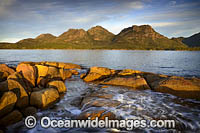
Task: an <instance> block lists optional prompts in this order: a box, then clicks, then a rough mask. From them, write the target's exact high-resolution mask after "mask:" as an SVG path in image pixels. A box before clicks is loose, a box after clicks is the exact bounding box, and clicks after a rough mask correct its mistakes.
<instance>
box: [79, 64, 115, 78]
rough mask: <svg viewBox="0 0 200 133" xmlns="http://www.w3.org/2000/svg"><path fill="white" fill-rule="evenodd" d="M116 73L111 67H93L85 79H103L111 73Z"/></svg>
mask: <svg viewBox="0 0 200 133" xmlns="http://www.w3.org/2000/svg"><path fill="white" fill-rule="evenodd" d="M112 74H114V71H112V70H111V69H109V68H105V67H91V68H90V70H89V74H87V75H86V76H85V77H84V79H83V80H84V81H86V82H91V81H95V80H101V79H104V78H106V77H109V76H110V75H112Z"/></svg>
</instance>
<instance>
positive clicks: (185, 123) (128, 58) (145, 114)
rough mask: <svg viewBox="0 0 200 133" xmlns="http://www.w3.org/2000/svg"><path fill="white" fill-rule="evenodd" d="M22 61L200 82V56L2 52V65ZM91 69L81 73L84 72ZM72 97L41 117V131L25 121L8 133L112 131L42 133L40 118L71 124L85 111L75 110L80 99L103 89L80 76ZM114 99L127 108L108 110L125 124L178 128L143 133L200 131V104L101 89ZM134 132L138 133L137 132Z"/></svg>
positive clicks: (148, 92) (192, 53)
mask: <svg viewBox="0 0 200 133" xmlns="http://www.w3.org/2000/svg"><path fill="white" fill-rule="evenodd" d="M21 61H58V62H59V61H61V62H71V63H75V64H80V65H82V66H84V67H87V68H89V67H91V66H103V67H108V68H113V69H125V68H130V69H136V70H141V71H147V72H154V73H161V74H167V75H178V76H185V77H192V76H195V77H200V52H199V51H133V50H0V63H6V64H9V65H17V64H18V63H19V62H21ZM82 72H85V70H84V69H83V70H81V73H82ZM66 86H67V93H66V94H65V95H64V97H63V98H62V99H61V100H60V101H59V102H58V103H56V104H55V105H54V107H53V108H49V109H47V110H40V111H39V112H38V113H37V116H38V121H37V123H38V124H37V126H36V127H35V128H33V129H28V128H26V127H25V125H24V122H23V121H21V122H19V123H17V124H15V125H12V126H10V127H9V128H8V129H7V131H6V132H20V133H21V132H27V133H34V132H41V133H43V132H48V133H51V132H110V131H109V130H107V129H92V130H90V129H77V128H61V129H59V128H48V129H45V128H42V127H41V125H40V121H39V119H40V118H41V117H43V116H48V117H50V118H51V119H61V118H65V119H71V118H73V117H74V116H77V115H79V114H80V113H81V112H82V109H81V108H80V107H79V106H75V105H73V103H74V102H76V99H77V98H79V99H80V97H81V95H82V94H84V93H85V92H87V91H88V88H90V89H95V90H98V86H96V85H94V84H88V83H85V82H83V81H82V80H81V79H80V78H79V75H76V76H73V77H72V79H68V80H66ZM100 89H101V90H104V91H105V92H106V94H111V95H113V98H112V99H111V100H117V101H119V102H120V103H121V104H120V105H119V106H118V107H115V108H107V107H103V108H105V109H107V110H110V111H112V112H113V113H115V114H116V115H117V116H120V117H122V118H124V119H145V120H152V119H170V120H171V119H172V120H175V121H176V124H177V125H178V126H177V127H176V129H165V128H163V129H153V128H144V129H141V130H139V131H140V132H169V131H171V132H178V131H184V132H200V101H196V100H192V99H183V98H179V97H176V96H173V95H170V94H164V93H159V92H154V91H152V90H143V91H138V90H129V89H127V88H125V87H116V86H110V87H108V88H104V89H103V88H100ZM131 132H138V130H136V131H131Z"/></svg>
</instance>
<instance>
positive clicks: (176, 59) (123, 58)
mask: <svg viewBox="0 0 200 133" xmlns="http://www.w3.org/2000/svg"><path fill="white" fill-rule="evenodd" d="M21 61H62V62H71V63H75V64H81V65H83V66H86V67H90V66H104V67H109V68H113V69H124V68H130V69H136V70H141V71H147V72H154V73H161V74H168V75H178V76H196V77H200V51H134V50H0V63H7V64H17V63H18V62H21Z"/></svg>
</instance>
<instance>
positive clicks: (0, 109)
mask: <svg viewBox="0 0 200 133" xmlns="http://www.w3.org/2000/svg"><path fill="white" fill-rule="evenodd" d="M16 102H17V96H16V95H15V93H13V92H12V91H8V92H5V93H4V94H3V96H2V97H1V98H0V118H1V117H2V116H5V115H6V114H8V113H10V112H11V111H12V110H13V108H14V106H15V103H16Z"/></svg>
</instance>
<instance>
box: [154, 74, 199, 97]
mask: <svg viewBox="0 0 200 133" xmlns="http://www.w3.org/2000/svg"><path fill="white" fill-rule="evenodd" d="M151 87H152V88H153V89H154V90H155V91H159V92H164V93H170V94H173V95H176V96H179V97H183V98H194V99H198V100H200V79H197V78H183V77H176V76H172V77H170V78H164V79H161V80H157V81H154V82H153V83H151Z"/></svg>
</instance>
